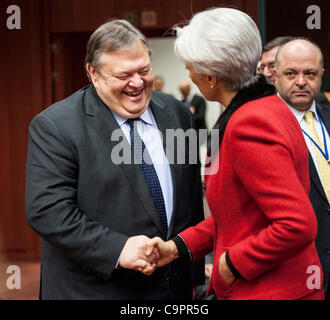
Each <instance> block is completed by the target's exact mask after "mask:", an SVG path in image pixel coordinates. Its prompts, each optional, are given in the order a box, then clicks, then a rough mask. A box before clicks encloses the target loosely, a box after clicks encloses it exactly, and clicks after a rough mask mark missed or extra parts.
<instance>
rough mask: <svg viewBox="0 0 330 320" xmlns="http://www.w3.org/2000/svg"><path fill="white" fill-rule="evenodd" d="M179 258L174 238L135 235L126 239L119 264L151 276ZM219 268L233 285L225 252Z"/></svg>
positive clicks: (228, 283)
mask: <svg viewBox="0 0 330 320" xmlns="http://www.w3.org/2000/svg"><path fill="white" fill-rule="evenodd" d="M177 258H179V252H178V248H177V246H176V244H175V243H174V241H173V240H169V241H166V242H165V241H163V240H162V239H161V238H159V237H155V238H152V239H150V238H148V237H146V236H135V237H131V238H129V239H128V240H127V241H126V243H125V246H124V248H123V250H122V252H121V254H120V257H119V266H120V267H122V268H126V269H133V270H136V271H139V272H141V273H143V274H145V275H148V276H150V275H152V274H153V273H154V271H155V270H156V268H157V267H158V268H159V267H163V266H165V265H167V264H169V263H170V262H172V261H173V260H175V259H177ZM218 268H219V269H218V272H219V275H220V277H221V278H222V280H223V281H224V282H225V283H226V284H227V285H228V286H231V285H232V284H233V283H234V281H235V280H236V278H235V275H234V274H233V273H232V271H231V269H230V268H229V266H228V264H227V262H226V253H225V252H224V253H223V254H222V255H221V256H220V259H219V266H218ZM209 276H210V275H209Z"/></svg>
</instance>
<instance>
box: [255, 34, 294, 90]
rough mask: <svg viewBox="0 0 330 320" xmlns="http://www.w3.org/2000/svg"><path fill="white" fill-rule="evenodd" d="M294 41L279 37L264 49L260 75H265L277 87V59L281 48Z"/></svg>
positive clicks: (289, 38) (290, 38)
mask: <svg viewBox="0 0 330 320" xmlns="http://www.w3.org/2000/svg"><path fill="white" fill-rule="evenodd" d="M291 40H293V38H292V37H277V38H275V39H273V40H271V41H270V42H268V43H266V45H265V46H264V47H263V50H262V55H261V60H260V65H259V67H258V73H260V74H263V75H264V76H265V77H266V78H267V79H268V81H269V82H270V83H271V84H274V85H275V79H276V76H275V74H274V72H273V71H274V68H275V57H276V54H277V51H278V49H279V48H280V46H282V45H284V44H285V43H287V42H289V41H291Z"/></svg>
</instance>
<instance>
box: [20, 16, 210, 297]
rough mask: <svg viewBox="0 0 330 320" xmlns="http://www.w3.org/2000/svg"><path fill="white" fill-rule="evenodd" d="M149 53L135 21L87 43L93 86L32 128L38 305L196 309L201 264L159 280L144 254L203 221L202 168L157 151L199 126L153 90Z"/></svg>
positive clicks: (30, 210) (115, 24)
mask: <svg viewBox="0 0 330 320" xmlns="http://www.w3.org/2000/svg"><path fill="white" fill-rule="evenodd" d="M150 55H151V50H150V49H149V47H148V45H147V43H146V39H145V37H144V36H143V35H142V34H141V33H140V32H139V31H138V30H137V29H136V28H135V27H133V26H132V25H130V24H129V23H128V22H126V21H124V20H112V21H110V22H108V23H106V24H104V25H102V26H101V27H100V28H98V29H97V30H96V31H95V32H94V33H93V35H92V36H91V38H90V40H89V42H88V45H87V54H86V70H87V72H88V76H89V78H90V80H91V84H90V85H89V86H87V87H85V88H82V89H81V90H79V91H77V92H76V93H74V94H73V95H72V96H70V97H68V98H67V99H65V100H63V101H60V102H58V103H56V104H54V105H52V106H50V107H49V108H47V109H46V110H44V111H43V112H41V113H40V114H39V115H37V116H36V117H35V118H34V119H33V120H32V122H31V124H30V127H29V146H28V156H27V167H26V170H27V176H26V214H27V220H28V222H29V224H30V226H31V227H32V228H33V229H34V230H35V231H36V232H37V233H38V234H39V235H40V236H41V238H42V264H41V298H42V299H189V298H191V297H192V292H193V286H194V285H197V284H199V283H201V281H203V272H204V270H203V267H204V266H203V262H201V263H195V264H187V263H184V262H183V261H178V262H177V263H175V264H172V265H170V266H168V267H164V268H161V269H159V270H158V269H157V270H155V258H156V254H157V252H155V251H154V250H156V249H152V248H150V247H149V246H148V241H149V237H154V236H159V237H161V238H163V239H169V238H170V237H172V236H173V235H176V234H177V233H179V232H180V231H181V230H183V229H185V228H187V227H188V226H191V225H194V224H196V223H197V222H198V221H200V220H201V219H202V218H203V209H202V208H203V207H202V194H201V183H200V167H199V164H198V162H196V163H194V164H189V163H183V164H181V162H180V164H178V163H177V161H175V159H176V157H177V149H176V148H175V144H173V143H168V141H165V140H164V141H162V137H164V138H165V136H166V130H167V129H173V130H176V129H179V128H180V129H183V131H186V130H188V129H190V128H191V127H192V119H191V116H190V114H189V112H188V111H187V109H186V107H185V106H184V105H183V104H181V103H180V102H179V101H177V100H175V99H173V98H171V97H169V96H167V95H165V94H162V93H157V92H154V93H153V92H152V88H153V75H152V70H151V59H150ZM183 141H186V140H183ZM139 143H140V147H142V151H143V159H142V160H141V159H139V158H135V156H136V155H137V154H138V153H136V152H137V150H138V147H137V145H138V144H139ZM183 143H186V144H185V145H183V146H182V145H180V146H178V148H179V149H180V150H181V149H184V148H186V154H187V155H188V154H189V153H190V152H198V150H189V143H188V142H183ZM165 150H166V154H165ZM127 151H129V155H128V156H127ZM131 151H132V154H134V157H133V158H134V160H137V161H136V162H133V163H132V162H131V160H132V157H131V153H130V152H131ZM168 153H170V155H171V157H168ZM144 156H146V157H147V156H148V157H147V159H148V160H150V162H148V163H147V161H145V158H144ZM168 158H171V159H174V161H173V162H170V161H169V160H168ZM181 159H182V157H181ZM185 159H188V157H186V158H185ZM139 271H143V272H144V273H146V274H151V273H152V275H151V276H147V275H144V274H142V273H140V272H139Z"/></svg>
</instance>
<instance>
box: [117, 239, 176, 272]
mask: <svg viewBox="0 0 330 320" xmlns="http://www.w3.org/2000/svg"><path fill="white" fill-rule="evenodd" d="M177 258H179V253H178V250H177V247H176V245H175V243H174V241H172V240H169V241H167V242H165V241H163V240H162V239H161V238H159V237H155V238H152V239H150V238H148V237H146V236H135V237H131V238H129V239H128V240H127V241H126V243H125V246H124V248H123V250H122V252H121V254H120V257H119V266H120V267H122V268H126V269H133V270H136V271H139V272H141V273H143V274H145V275H148V276H150V275H152V274H153V272H154V271H155V269H156V267H163V266H165V265H167V264H168V263H170V262H172V261H173V260H175V259H177Z"/></svg>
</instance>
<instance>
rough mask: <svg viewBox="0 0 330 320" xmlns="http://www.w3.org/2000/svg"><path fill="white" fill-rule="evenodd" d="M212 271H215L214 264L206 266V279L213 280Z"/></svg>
mask: <svg viewBox="0 0 330 320" xmlns="http://www.w3.org/2000/svg"><path fill="white" fill-rule="evenodd" d="M212 270H213V264H212V263H208V264H206V265H205V277H207V278H211V275H212Z"/></svg>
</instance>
